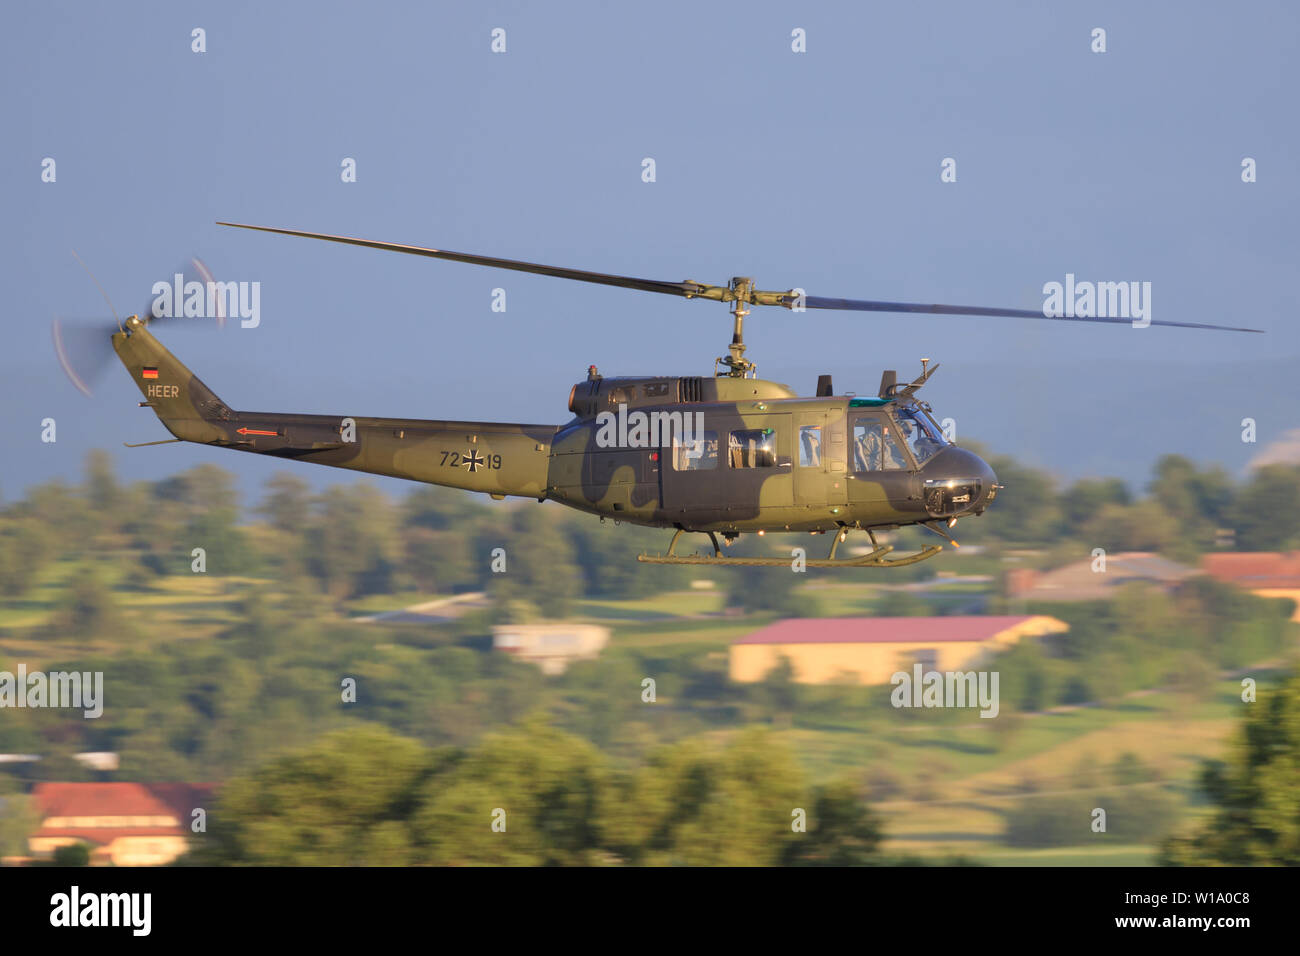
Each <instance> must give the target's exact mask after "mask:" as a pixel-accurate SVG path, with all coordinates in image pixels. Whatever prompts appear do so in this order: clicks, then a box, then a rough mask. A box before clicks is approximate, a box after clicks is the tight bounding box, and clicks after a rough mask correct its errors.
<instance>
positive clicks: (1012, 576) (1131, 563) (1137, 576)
mask: <svg viewBox="0 0 1300 956" xmlns="http://www.w3.org/2000/svg"><path fill="white" fill-rule="evenodd" d="M1099 560H1100V559H1099V558H1092V557H1089V558H1088V559H1086V560H1083V561H1075V562H1073V563H1072V564H1066V565H1062V566H1061V567H1059V568H1053V569H1052V570H1051V571H1035V570H1033V569H1032V568H1016V569H1014V570H1012V571H1009V572H1007V597H1012V598H1018V599H1020V600H1024V601H1107V600H1110V599H1111V598H1113V597H1114V596H1115V592H1116V591H1117V590H1118V589H1119V588H1121V587H1123V586H1124V585H1126V584H1132V583H1133V582H1134V581H1142V582H1145V583H1146V584H1149V585H1151V586H1152V587H1156V588H1159V589H1161V590H1163V591H1171V590H1173V589H1174V588H1176V587H1177V586H1178V585H1179V584H1181V583H1182V582H1183V581H1184V580H1185V579H1187V578H1189V577H1191V576H1193V575H1195V574H1199V573H1200V572H1199V571H1198V570H1197V569H1196V568H1193V567H1189V566H1188V565H1185V564H1179V563H1178V562H1177V561H1170V560H1169V559H1168V558H1162V557H1160V555H1158V554H1151V553H1150V552H1147V551H1123V552H1120V553H1118V554H1108V555H1106V564H1105V568H1106V570H1105V571H1100V570H1096V568H1097V567H1098V566H1099V565H1098V564H1097V562H1098V561H1099Z"/></svg>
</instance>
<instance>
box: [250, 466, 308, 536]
mask: <svg viewBox="0 0 1300 956" xmlns="http://www.w3.org/2000/svg"><path fill="white" fill-rule="evenodd" d="M311 497H312V496H311V485H309V484H308V483H307V482H306V480H305V479H303V478H300V477H298V476H297V475H295V474H294V473H293V472H289V471H277V472H276V473H275V474H274V475H272V476H271V477H270V478H268V479H267V481H266V497H264V498H263V499H262V504H261V506H260V507H259V508H258V511H259V512H260V513H261V514H263V515H265V516H266V518H267V519H268V520H269V521H270V522H271V527H273V528H276V529H277V530H279V531H285V532H289V533H292V534H302V533H303V532H304V531H306V528H307V519H308V518H309V517H310V516H311Z"/></svg>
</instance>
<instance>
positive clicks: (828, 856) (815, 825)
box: [783, 780, 881, 866]
mask: <svg viewBox="0 0 1300 956" xmlns="http://www.w3.org/2000/svg"><path fill="white" fill-rule="evenodd" d="M814 792H815V793H816V797H815V798H814V800H813V809H812V813H810V814H809V819H808V832H807V833H805V834H803V835H802V836H798V837H796V838H795V839H793V840H791V841H790V843H789V844H787V847H786V853H785V858H784V860H783V862H784V863H786V864H789V865H792V866H866V865H868V864H870V863H872V862H874V861H875V858H876V853H877V851H878V850H879V847H880V840H881V833H880V824H879V822H878V821H877V819H876V817H875V814H873V813H872V812H871V809H870V808H869V807H868V806H867V805H866V804H865V803H863V802H862V800H861V799H859V797H858V794H857V791H856V790H855V789H854V787H853V785H852V783H850V782H849V781H847V780H840V781H836V782H834V783H830V784H828V785H826V786H824V787H818V788H817V789H816V790H815V791H814Z"/></svg>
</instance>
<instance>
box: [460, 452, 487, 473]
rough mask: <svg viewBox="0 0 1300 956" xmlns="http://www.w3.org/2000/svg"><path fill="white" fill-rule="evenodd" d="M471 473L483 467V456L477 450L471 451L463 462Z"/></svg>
mask: <svg viewBox="0 0 1300 956" xmlns="http://www.w3.org/2000/svg"><path fill="white" fill-rule="evenodd" d="M461 463H462V464H463V465H464V466H465V467H466V468H468V469H469V470H470V471H471V472H476V471H478V470H479V468H481V467H482V466H483V456H482V455H480V454H479V453H478V451H477V450H476V449H471V451H470V453H469V454H468V455H466V456H465V457H464V459H463V460H462V462H461Z"/></svg>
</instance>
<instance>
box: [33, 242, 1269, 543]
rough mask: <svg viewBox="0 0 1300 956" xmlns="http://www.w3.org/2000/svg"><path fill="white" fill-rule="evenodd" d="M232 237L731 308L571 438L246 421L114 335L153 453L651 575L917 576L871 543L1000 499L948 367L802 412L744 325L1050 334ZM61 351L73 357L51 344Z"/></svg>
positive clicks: (396, 424) (832, 398)
mask: <svg viewBox="0 0 1300 956" xmlns="http://www.w3.org/2000/svg"><path fill="white" fill-rule="evenodd" d="M218 224H219V225H223V226H233V227H237V228H243V229H255V230H258V231H262V232H271V233H279V234H282V235H288V236H301V237H305V238H311V239H321V240H326V241H329V242H340V243H346V244H350V245H355V246H363V247H368V248H372V249H384V250H390V251H395V252H403V253H408V254H411V255H419V256H428V257H431V258H435V259H447V260H450V261H453V262H464V263H470V264H473V265H483V266H492V267H495V268H500V269H511V270H515V271H520V272H531V273H536V274H539V275H548V276H555V277H558V278H564V279H574V280H577V281H580V282H590V283H597V284H600V285H609V286H617V287H621V288H627V289H635V290H640V291H644V292H657V293H662V294H667V295H675V296H680V297H682V298H686V299H707V300H711V301H715V302H724V303H730V304H731V309H730V311H731V316H732V320H733V332H732V337H731V343H730V345H729V346H728V354H727V355H725V356H722V357H720V358H718V359H716V360H715V363H714V371H713V374H712V375H710V376H703V375H697V376H679V375H651V376H620V377H605V376H603V375H601V374H600V373H599V372H598V371H597V369H596V367H595V366H591V367H590V368H589V369H588V370H587V375H586V377H585V378H584V379H583V380H582V381H580V382H577V383H576V384H574V385H573V386H572V388H570V389H569V397H568V410H569V412H570V413H571V414H572V417H571V418H570V419H569V420H568V421H567V422H564V423H563V424H558V425H554V424H552V425H528V424H516V423H504V422H461V421H428V420H422V419H405V418H362V417H347V416H329V415H299V414H285V413H279V412H247V411H235V410H234V409H232V408H231V407H230V406H228V405H227V404H226V403H225V402H224V401H222V400H221V399H220V398H218V397H217V395H216V394H215V393H214V392H213V391H212V390H211V389H209V388H208V387H207V386H206V385H205V384H203V382H202V381H200V380H199V378H198V377H197V376H196V375H194V374H193V373H192V372H191V371H190V370H189V369H188V368H186V367H185V366H184V365H183V364H181V362H180V361H179V360H178V359H177V358H176V357H175V356H174V355H172V353H171V352H169V351H168V350H167V349H166V348H164V347H163V346H162V344H161V343H160V342H159V340H158V339H157V338H155V337H154V335H153V334H152V332H151V331H150V330H149V327H148V326H149V324H150V321H151V320H152V312H151V313H150V314H149V315H147V316H146V317H145V318H141V317H140V316H138V315H132V316H130V317H129V318H127V319H126V321H125V323H124V324H119V326H118V329H117V331H115V332H114V333H113V334H112V339H111V340H112V345H113V349H114V350H115V351H116V353H117V356H118V358H119V359H120V360H121V361H122V363H123V364H124V365H125V366H126V368H127V370H128V371H129V372H130V374H131V378H132V380H133V381H134V382H135V383H136V384H137V385H138V386H139V388H140V390H141V392H142V393H143V394H144V398H145V401H143V402H141V403H140V405H141V406H144V407H149V408H152V409H153V411H154V413H155V414H156V415H157V416H158V418H159V420H160V421H161V422H162V423H163V425H164V426H165V427H166V428H167V430H168V431H169V432H170V433H171V434H172V435H173V436H174V437H173V438H170V439H165V440H163V441H161V442H144V443H141V444H144V445H153V444H167V443H170V442H177V441H188V442H195V443H198V444H204V445H212V446H216V447H219V448H233V449H237V450H239V451H247V452H253V453H255V454H259V455H273V456H276V457H280V458H290V459H295V460H298V461H305V462H311V463H314V464H319V465H331V466H334V467H336V468H348V469H352V470H354V471H364V472H371V473H374V474H380V475H390V476H393V477H397V478H406V479H410V480H412V481H421V482H427V483H430V484H435V485H444V486H447V487H451V488H460V489H464V490H466V491H476V492H482V493H484V494H488V495H490V496H491V497H493V498H495V499H498V500H499V499H504V498H506V497H508V496H517V497H526V498H536V499H537V500H538V501H546V500H548V499H549V500H552V501H557V502H559V503H560V504H563V505H567V506H569V507H571V508H577V509H579V510H581V511H586V512H589V513H591V514H593V515H599V516H601V518H602V520H603V519H605V518H612V519H615V520H616V521H627V522H631V523H633V524H639V525H647V526H651V527H657V528H671V529H674V534H673V536H672V541H671V543H670V544H669V547H668V551H667V553H665V554H657V555H648V554H643V555H640V556H639V560H640V561H643V562H648V563H653V564H718V565H766V566H788V565H789V564H790V561H789V559H788V558H766V557H741V556H732V555H727V554H724V553H723V547H724V544H726V545H729V544H731V543H732V542H734V541H735V540H736V539H737V537H739V536H740V535H742V534H745V533H749V532H753V533H755V534H758V535H763V534H766V533H767V532H769V531H770V532H800V533H810V532H811V533H812V534H827V533H829V534H831V535H832V539H831V544H830V549H829V554H828V556H827V557H826V558H823V559H809V560H807V562H806V563H807V565H808V566H810V567H897V566H901V565H908V564H914V563H916V562H918V561H923V560H925V559H927V558H930V557H933V556H934V555H936V554H938V553H939V552H940V551H941V550H942V549H943V544H942V543H937V544H933V545H931V546H928V547H923V548H922V549H920V550H919V551H917V552H915V553H912V554H907V555H903V556H891V552H892V551H893V548H892V547H891V546H890V545H888V544H881V543H880V542H879V541H878V539H877V537H876V534H877V532H881V531H886V530H894V529H897V528H900V527H903V526H908V525H919V526H922V527H924V528H926V529H928V530H930V531H932V532H934V533H935V534H937V535H939V536H940V537H942V538H944V539H945V540H946V541H948V542H949V543H951V544H953V545H954V546H955V545H956V542H955V541H954V540H953V539H952V537H951V535H950V534H949V529H951V528H952V526H953V525H954V524H955V523H956V521H957V519H958V518H961V517H965V516H968V515H969V516H975V515H981V514H983V513H984V511H985V509H987V508H988V506H989V505H990V504H992V502H993V500H994V498H995V496H996V495H997V492H998V490H999V488H1000V486H999V485H998V483H997V478H996V476H995V475H994V473H993V469H991V468H990V467H989V466H988V464H987V463H985V462H984V461H983V460H981V459H980V458H979V457H978V456H977V455H975V454H973V453H972V452H970V451H969V450H966V449H963V448H960V447H958V446H957V445H956V444H954V443H953V442H951V441H949V440H948V439H947V438H946V437H945V435H944V432H943V430H942V429H941V428H940V427H939V425H938V424H937V422H936V420H935V418H934V415H933V413H932V410H931V408H930V406H929V405H928V404H927V403H926V402H924V401H922V400H921V399H919V398H918V397H917V392H918V391H919V390H920V388H921V387H922V386H923V385H925V383H926V382H927V381H928V380H929V378H930V376H931V375H933V374H934V372H935V370H936V369H937V368H938V367H939V366H938V365H937V364H935V365H930V364H929V360H928V359H922V370H921V374H920V375H919V376H918V377H917V378H915V379H913V380H912V381H910V382H906V383H904V382H900V381H899V380H898V376H897V373H896V372H894V371H886V372H884V373H883V375H882V376H881V380H880V386H879V389H878V390H877V393H876V395H875V396H874V397H857V396H856V395H845V394H841V395H836V394H835V392H834V388H833V387H832V383H831V378H830V376H829V375H823V376H821V378H820V379H819V381H818V383H817V390H816V395H814V396H807V397H801V396H799V394H798V393H797V392H796V391H795V390H794V389H792V388H790V387H789V386H787V385H782V384H779V383H776V382H771V381H766V380H764V379H760V378H758V377H757V371H756V368H755V365H754V363H753V362H752V361H750V360H749V359H748V358H746V357H745V342H744V334H743V333H744V320H745V317H746V316H747V315H749V313H750V308H749V307H751V306H780V307H783V308H786V309H791V310H795V311H803V310H804V309H847V310H853V311H863V312H904V313H907V312H911V313H927V314H935V315H973V316H1009V317H1019V318H1034V319H1044V318H1048V317H1047V316H1045V315H1044V313H1043V312H1041V311H1030V310H1023V309H999V308H984V307H978V306H956V305H924V304H920V303H912V302H882V301H873V300H861V299H837V298H825V297H820V296H812V295H806V294H804V293H803V291H802V290H798V289H793V290H788V291H784V292H765V291H761V290H758V289H755V288H754V284H753V280H752V279H749V278H743V277H738V278H733V279H732V280H731V282H730V283H728V284H727V285H725V286H718V285H708V284H705V283H702V282H696V281H693V280H685V281H682V282H672V281H659V280H652V279H638V278H632V277H629V276H622V275H608V274H604V273H597V272H586V271H582V270H578V269H569V268H563V267H556V266H546V265H538V264H535V263H529V262H519V261H515V260H510V259H498V258H493V257H490V256H480V255H471V254H466V253H458V252H448V251H445V250H440V249H429V248H424V247H420V246H409V245H401V244H397V243H390V242H378V241H372V240H367V239H358V238H351V237H347V236H335V235H328V234H323V233H313V232H302V231H298V230H291V229H276V228H271V227H267V226H253V225H247V224H242V223H224V222H223V223H218ZM200 272H201V274H205V275H206V270H203V269H201V270H200ZM207 278H208V279H209V280H210V275H208V276H207ZM1066 321H1101V322H1117V323H1127V322H1128V321H1129V320H1128V319H1119V318H1105V317H1102V318H1077V319H1067V320H1066ZM1151 324H1154V325H1171V326H1180V327H1184V328H1205V329H1221V330H1225V331H1256V330H1253V329H1232V328H1229V327H1226V326H1214V325H1202V324H1198V323H1187V322H1169V321H1163V322H1156V321H1152V323H1151ZM55 338H56V347H60V358H61V359H62V357H63V352H62V348H61V345H60V339H59V333H58V329H57V327H56V336H55ZM100 341H102V339H101V340H100ZM65 368H67V363H66V362H65ZM69 371H70V374H71V370H69ZM74 382H76V383H77V384H78V385H79V387H80V383H79V382H78V381H77V380H76V379H75V378H74ZM129 447H139V445H130V446H129ZM850 531H862V532H865V534H866V536H867V538H868V540H869V541H870V542H871V545H870V548H869V550H866V551H865V553H862V554H860V555H854V556H849V557H837V549H838V547H839V545H840V544H841V543H842V542H843V541H844V540H845V538H846V537H847V535H848V533H849V532H850ZM688 532H699V533H703V534H706V535H708V537H709V540H710V542H711V544H712V552H711V553H706V554H695V555H686V554H678V553H677V544H678V541H679V540H680V538H681V537H682V535H683V534H686V533H688ZM719 536H721V538H722V539H723V542H724V544H720V543H719V541H718V538H719Z"/></svg>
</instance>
